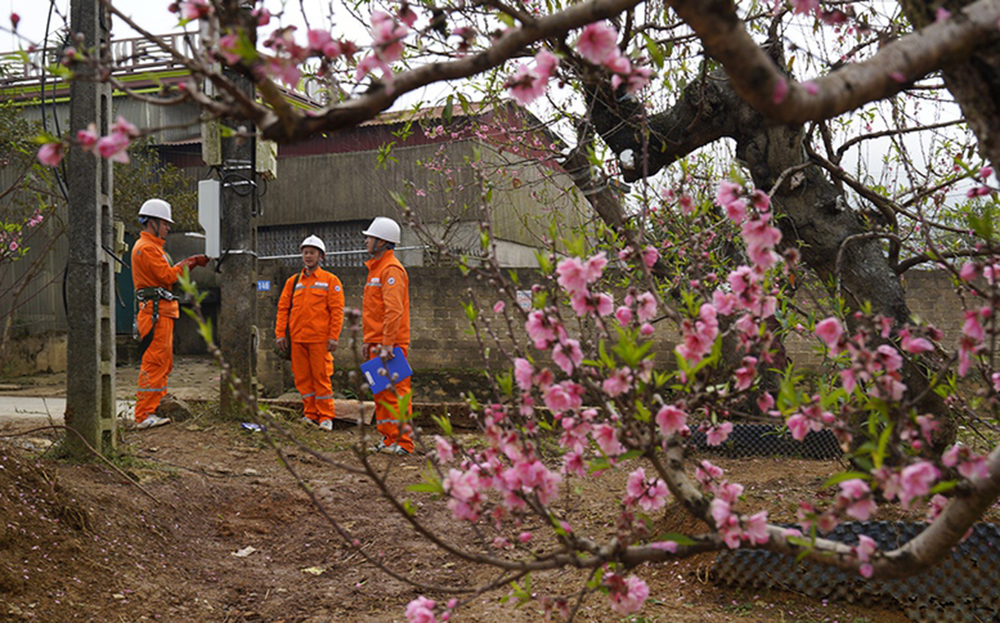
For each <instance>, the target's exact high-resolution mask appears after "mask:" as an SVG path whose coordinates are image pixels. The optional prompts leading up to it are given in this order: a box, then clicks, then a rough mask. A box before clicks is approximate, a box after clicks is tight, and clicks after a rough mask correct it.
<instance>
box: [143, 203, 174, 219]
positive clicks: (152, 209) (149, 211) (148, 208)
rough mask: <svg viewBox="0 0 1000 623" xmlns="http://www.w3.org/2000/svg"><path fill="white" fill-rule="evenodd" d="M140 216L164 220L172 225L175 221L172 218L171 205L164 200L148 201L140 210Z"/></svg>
mask: <svg viewBox="0 0 1000 623" xmlns="http://www.w3.org/2000/svg"><path fill="white" fill-rule="evenodd" d="M139 216H140V217H146V218H158V219H163V220H164V221H166V222H168V223H171V224H172V223H173V222H174V219H172V218H170V204H169V203H167V202H166V201H164V200H163V199H150V200H148V201H146V203H144V204H142V207H141V208H139Z"/></svg>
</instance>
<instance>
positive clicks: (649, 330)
mask: <svg viewBox="0 0 1000 623" xmlns="http://www.w3.org/2000/svg"><path fill="white" fill-rule="evenodd" d="M654 333H656V329H655V328H653V325H651V324H649V323H648V322H644V323H642V326H641V327H639V335H641V336H643V337H649V336H651V335H653V334H654Z"/></svg>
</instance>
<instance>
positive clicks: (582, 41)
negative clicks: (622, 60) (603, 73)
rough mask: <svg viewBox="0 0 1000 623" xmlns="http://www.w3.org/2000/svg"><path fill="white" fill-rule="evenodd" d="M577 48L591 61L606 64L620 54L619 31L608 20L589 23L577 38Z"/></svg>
mask: <svg viewBox="0 0 1000 623" xmlns="http://www.w3.org/2000/svg"><path fill="white" fill-rule="evenodd" d="M576 49H577V51H578V52H580V55H581V56H583V57H584V58H585V59H587V60H588V61H590V62H591V63H596V64H598V65H601V64H604V63H605V62H607V61H609V60H612V59H614V58H617V56H618V55H619V51H618V31H616V30H615V29H614V28H612V27H611V26H609V25H608V24H607V23H606V22H595V23H593V24H588V25H587V26H585V27H584V29H583V32H582V33H580V38H579V39H577V42H576Z"/></svg>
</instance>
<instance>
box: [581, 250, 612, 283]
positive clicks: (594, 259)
mask: <svg viewBox="0 0 1000 623" xmlns="http://www.w3.org/2000/svg"><path fill="white" fill-rule="evenodd" d="M607 265H608V256H607V254H605V253H604V251H601V252H600V253H597V254H595V255H592V256H590V257H589V258H587V261H586V262H584V263H583V273H584V279H585V280H586V281H587V283H588V284H589V283H594V282H595V281H597V280H598V279H600V278H601V275H602V274H603V273H604V267H605V266H607Z"/></svg>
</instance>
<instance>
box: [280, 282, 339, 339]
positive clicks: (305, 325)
mask: <svg viewBox="0 0 1000 623" xmlns="http://www.w3.org/2000/svg"><path fill="white" fill-rule="evenodd" d="M298 278H299V281H298V283H295V275H292V276H291V277H289V278H288V281H286V282H285V287H284V288H283V289H282V290H281V298H280V299H278V320H277V322H275V325H274V336H275V337H276V338H279V337H285V330H286V329H288V328H289V324H288V323H289V318H288V308H289V306H291V309H292V314H291V328H290V330H289V336H290V337H291V338H292V341H293V342H326V341H327V340H337V339H340V330H341V329H342V328H343V326H344V287H343V285H341V283H340V279H338V278H337V276H336V275H334V274H333V273H330V272H327V271H325V270H323V269H322V268H317V269H316V270H314V271H313V274H311V275H307V274H306V270H305V268H303V269H302V271H301V272H300V273H299V274H298ZM293 287H294V288H295V290H294V292H293V291H292V288H293Z"/></svg>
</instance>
